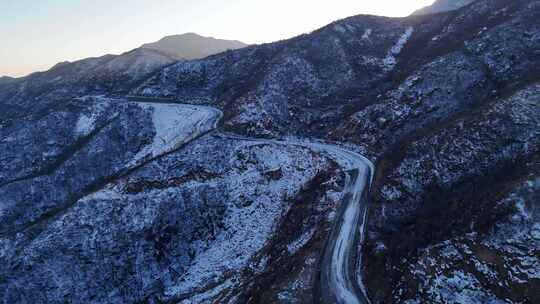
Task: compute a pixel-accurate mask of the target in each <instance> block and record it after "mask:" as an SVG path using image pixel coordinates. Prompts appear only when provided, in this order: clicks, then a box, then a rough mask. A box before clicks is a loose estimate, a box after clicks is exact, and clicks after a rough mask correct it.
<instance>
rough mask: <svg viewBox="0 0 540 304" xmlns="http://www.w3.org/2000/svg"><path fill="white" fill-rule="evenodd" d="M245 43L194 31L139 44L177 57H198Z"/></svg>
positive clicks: (243, 45)
mask: <svg viewBox="0 0 540 304" xmlns="http://www.w3.org/2000/svg"><path fill="white" fill-rule="evenodd" d="M246 46H247V44H245V43H242V42H240V41H237V40H223V39H216V38H212V37H204V36H201V35H199V34H196V33H185V34H179V35H170V36H165V37H163V38H162V39H160V40H158V41H156V42H153V43H147V44H144V45H142V46H141V48H142V49H152V50H156V51H160V52H163V53H166V54H169V55H171V56H173V57H175V58H178V59H187V60H191V59H199V58H203V57H207V56H210V55H213V54H217V53H221V52H224V51H227V50H235V49H239V48H243V47H246Z"/></svg>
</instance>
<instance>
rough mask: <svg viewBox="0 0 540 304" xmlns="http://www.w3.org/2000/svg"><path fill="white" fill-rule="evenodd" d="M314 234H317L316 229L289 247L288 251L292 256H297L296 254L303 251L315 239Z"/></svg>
mask: <svg viewBox="0 0 540 304" xmlns="http://www.w3.org/2000/svg"><path fill="white" fill-rule="evenodd" d="M313 234H315V229H311V230H309V231H307V232H306V233H304V234H303V235H302V236H300V237H299V238H298V239H297V240H295V241H294V242H292V243H291V244H289V245H287V251H288V252H289V253H290V254H295V253H296V252H298V250H300V249H302V247H304V246H306V244H307V243H308V242H309V241H310V240H311V238H313Z"/></svg>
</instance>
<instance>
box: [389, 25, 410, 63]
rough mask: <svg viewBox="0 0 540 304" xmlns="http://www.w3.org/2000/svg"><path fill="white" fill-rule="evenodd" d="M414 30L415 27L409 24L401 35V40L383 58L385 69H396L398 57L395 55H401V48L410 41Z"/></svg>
mask: <svg viewBox="0 0 540 304" xmlns="http://www.w3.org/2000/svg"><path fill="white" fill-rule="evenodd" d="M413 32H414V28H413V27H412V26H409V27H408V28H407V29H406V30H405V32H404V33H403V34H402V35H401V37H399V40H398V41H397V42H396V44H394V46H392V48H391V49H390V51H388V54H387V55H386V57H385V58H384V59H383V67H384V70H385V71H387V72H388V71H391V70H392V69H394V67H395V66H396V63H397V59H396V57H395V56H397V55H399V53H401V50H403V47H404V46H405V44H406V43H407V41H409V38H410V37H411V35H412V33H413Z"/></svg>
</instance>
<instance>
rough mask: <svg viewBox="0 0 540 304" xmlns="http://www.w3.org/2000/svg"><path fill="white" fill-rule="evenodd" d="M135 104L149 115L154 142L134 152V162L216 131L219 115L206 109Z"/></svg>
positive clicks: (171, 105) (165, 151)
mask: <svg viewBox="0 0 540 304" xmlns="http://www.w3.org/2000/svg"><path fill="white" fill-rule="evenodd" d="M137 104H138V105H139V106H140V107H142V108H143V109H145V110H147V111H151V112H152V122H153V124H154V129H155V132H156V134H155V136H154V139H153V142H152V143H151V144H150V145H148V146H146V147H144V148H143V149H142V150H141V151H140V152H139V153H137V155H136V156H135V159H134V160H133V162H139V161H140V160H142V159H145V158H147V157H150V158H153V157H156V156H159V155H162V154H165V153H168V152H170V151H173V150H175V149H177V148H178V147H180V146H181V145H183V144H185V143H187V142H189V141H191V140H193V139H195V138H197V137H198V136H200V135H201V134H203V133H205V132H208V131H210V130H212V129H213V128H215V127H216V124H217V122H218V121H219V119H220V118H221V112H219V111H218V110H215V109H212V108H208V107H201V106H191V105H183V104H158V103H142V102H138V103H137Z"/></svg>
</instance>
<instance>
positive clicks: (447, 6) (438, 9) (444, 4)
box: [413, 0, 474, 15]
mask: <svg viewBox="0 0 540 304" xmlns="http://www.w3.org/2000/svg"><path fill="white" fill-rule="evenodd" d="M473 1H474V0H437V1H435V3H433V4H432V5H430V6H426V7H424V8H421V9H419V10H417V11H415V12H414V13H413V15H427V14H435V13H442V12H448V11H453V10H456V9H459V8H462V7H464V6H465V5H469V4H471V3H472V2H473Z"/></svg>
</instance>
